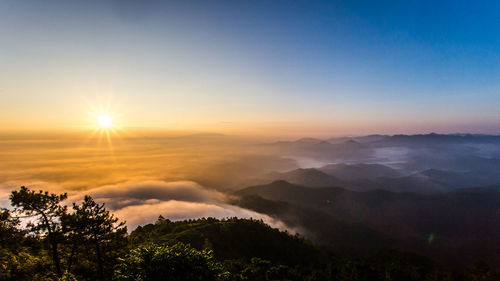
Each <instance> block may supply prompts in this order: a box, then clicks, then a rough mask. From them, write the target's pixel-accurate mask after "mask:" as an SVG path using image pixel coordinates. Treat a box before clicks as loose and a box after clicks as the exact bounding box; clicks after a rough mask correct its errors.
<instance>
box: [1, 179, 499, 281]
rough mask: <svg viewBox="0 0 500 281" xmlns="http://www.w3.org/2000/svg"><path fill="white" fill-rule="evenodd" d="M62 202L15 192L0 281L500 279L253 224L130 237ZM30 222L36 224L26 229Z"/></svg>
mask: <svg viewBox="0 0 500 281" xmlns="http://www.w3.org/2000/svg"><path fill="white" fill-rule="evenodd" d="M65 198H66V196H65V195H64V194H63V195H55V194H49V193H47V192H43V191H40V192H34V191H31V190H29V189H27V188H25V187H22V188H21V189H20V190H19V191H15V192H13V193H12V196H11V201H12V205H13V206H14V207H15V208H14V209H15V211H13V212H12V211H9V210H1V212H0V239H1V241H2V243H1V244H0V280H72V281H75V280H142V281H146V280H151V281H155V280H173V281H176V280H200V281H201V280H208V281H212V280H213V281H218V280H228V281H243V280H246V281H266V280H274V281H278V280H306V281H313V280H314V281H319V280H340V281H378V280H380V281H440V280H441V281H451V280H453V281H462V280H463V281H466V280H467V281H469V280H478V281H479V280H483V281H493V280H500V273H499V272H498V270H496V269H494V268H491V267H490V266H489V265H487V264H486V263H484V262H476V263H474V264H473V265H472V266H470V267H467V268H466V267H464V268H460V269H459V270H451V269H450V268H447V267H444V266H442V265H439V264H437V263H435V262H434V261H432V260H430V259H428V258H426V257H424V256H420V255H418V254H414V253H407V252H401V251H395V250H384V251H378V252H376V253H375V252H364V253H360V252H357V251H349V250H347V249H345V250H344V251H343V252H342V251H340V252H339V251H332V250H331V248H328V249H326V248H320V247H318V246H316V245H313V244H312V243H311V242H309V241H307V240H305V239H303V238H301V237H299V236H296V235H295V236H294V235H290V234H289V233H287V232H281V231H279V230H277V229H273V228H271V227H269V226H268V225H266V224H265V223H263V222H262V221H258V220H252V219H237V218H228V219H224V220H218V219H214V218H206V219H205V218H204V219H197V220H185V221H177V222H172V221H170V220H168V219H164V218H163V217H161V216H160V217H159V219H158V220H157V221H156V222H155V223H154V224H148V225H145V226H142V227H138V228H137V229H136V230H134V231H133V232H132V233H131V234H130V235H129V234H127V232H126V228H125V227H124V226H123V223H120V222H119V220H118V219H117V218H115V217H114V216H113V215H112V214H111V213H110V212H109V211H107V210H106V208H105V207H104V205H101V204H98V203H96V202H94V200H93V199H92V198H91V197H89V196H86V197H85V199H84V201H83V202H82V203H81V204H74V205H73V208H72V209H73V210H72V212H68V210H67V208H66V207H64V205H62V203H61V201H63V200H64V199H65ZM286 207H287V205H280V206H274V207H273V208H275V211H277V210H279V209H280V208H286ZM26 218H31V219H32V220H33V221H32V223H30V224H28V225H27V226H26V227H23V226H22V225H23V224H21V223H20V219H21V220H23V219H26ZM49 232H50V233H51V234H49ZM51 235H52V236H51ZM54 241H55V243H56V245H57V248H55V247H54V245H55V244H54ZM54 251H55V252H56V254H57V257H58V258H59V260H58V262H59V267H60V268H59V270H60V271H59V270H58V269H57V266H55V263H56V260H54V257H55V256H54ZM50 265H54V266H50Z"/></svg>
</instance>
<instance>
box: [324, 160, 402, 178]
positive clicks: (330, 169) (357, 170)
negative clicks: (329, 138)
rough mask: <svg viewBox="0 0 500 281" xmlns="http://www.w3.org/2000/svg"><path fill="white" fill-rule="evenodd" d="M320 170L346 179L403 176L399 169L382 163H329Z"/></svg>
mask: <svg viewBox="0 0 500 281" xmlns="http://www.w3.org/2000/svg"><path fill="white" fill-rule="evenodd" d="M319 170H320V171H322V172H324V173H326V174H328V175H331V176H335V177H337V178H339V179H341V180H345V181H351V180H359V179H374V178H380V177H388V178H396V177H399V176H401V174H400V172H398V170H396V169H393V168H390V167H388V166H384V165H381V164H363V163H360V164H345V163H340V164H329V165H326V166H323V167H321V168H319Z"/></svg>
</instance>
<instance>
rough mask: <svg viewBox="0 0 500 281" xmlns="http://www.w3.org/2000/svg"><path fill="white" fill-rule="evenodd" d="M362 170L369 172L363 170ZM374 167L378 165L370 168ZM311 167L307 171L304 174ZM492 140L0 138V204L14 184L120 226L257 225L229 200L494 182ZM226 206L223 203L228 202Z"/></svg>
mask: <svg viewBox="0 0 500 281" xmlns="http://www.w3.org/2000/svg"><path fill="white" fill-rule="evenodd" d="M365 164H370V165H365ZM372 164H379V165H372ZM312 168H314V169H312ZM499 171H500V138H499V137H494V136H476V135H465V136H464V135H446V136H444V135H434V134H432V135H420V136H367V137H353V138H332V139H322V140H318V139H312V138H304V139H299V140H293V141H276V142H270V141H261V140H257V139H250V138H243V137H233V136H223V135H215V134H213V135H211V134H205V135H187V136H170V137H158V136H156V137H137V136H136V137H121V138H118V137H113V138H111V139H107V138H101V139H99V138H90V139H89V138H79V137H78V136H62V135H54V136H47V135H45V136H29V137H27V136H25V137H2V138H0V205H1V206H2V207H7V206H8V205H9V204H8V196H9V193H10V191H11V190H13V189H17V188H19V186H21V185H26V186H30V187H32V188H43V189H48V190H51V191H54V192H68V193H69V195H70V198H71V199H72V200H77V199H78V198H80V197H82V196H83V194H87V193H88V194H91V195H93V196H94V197H95V198H96V199H98V200H99V201H101V202H106V204H107V206H108V207H109V208H111V209H113V210H115V212H116V213H117V215H118V216H119V217H121V218H122V219H125V220H127V221H128V224H129V226H130V227H135V226H137V225H139V224H144V223H148V222H151V221H153V220H154V219H155V218H156V217H157V216H158V215H160V214H161V215H163V216H164V217H167V218H171V219H185V218H197V217H208V216H213V217H219V218H220V217H228V216H240V217H251V216H253V217H258V218H262V219H264V220H266V221H268V222H270V223H272V224H274V225H277V226H280V227H282V228H283V227H284V226H283V225H280V222H278V221H273V219H271V218H270V217H268V216H267V215H265V214H259V213H256V212H255V211H250V210H247V209H244V208H242V207H238V206H235V205H231V203H230V202H232V200H230V198H229V197H233V196H235V195H234V192H236V191H237V190H240V189H243V188H245V187H248V186H252V185H259V184H267V183H271V182H273V181H276V180H286V181H288V182H290V183H294V184H298V185H302V186H308V187H328V186H339V187H343V188H345V189H348V190H355V191H368V190H374V189H387V190H390V191H393V192H414V193H425V194H429V193H440V192H447V191H450V190H454V189H456V188H466V187H479V186H488V185H495V184H500V173H499ZM228 198H229V199H228Z"/></svg>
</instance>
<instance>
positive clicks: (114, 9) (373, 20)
mask: <svg viewBox="0 0 500 281" xmlns="http://www.w3.org/2000/svg"><path fill="white" fill-rule="evenodd" d="M499 14H500V3H499V2H494V1H474V2H471V1H11V0H4V1H2V2H0V85H3V86H1V88H2V89H0V104H1V105H0V111H1V112H2V113H0V124H1V125H2V126H3V127H6V128H7V127H8V128H12V127H30V126H38V127H64V126H73V127H77V126H80V125H81V124H83V123H84V122H86V121H85V118H87V115H88V114H86V112H87V111H88V107H92V106H94V107H95V106H97V107H99V106H100V103H102V100H106V101H107V102H108V103H111V107H113V108H116V109H113V110H115V111H118V112H119V115H121V116H122V119H123V123H124V124H125V125H130V126H144V127H165V128H172V129H180V128H189V129H197V130H205V129H207V130H222V131H231V130H234V131H237V129H238V128H242V127H244V128H251V129H252V130H255V131H259V130H260V131H262V132H265V131H266V130H276V129H277V130H282V131H283V132H294V133H296V134H303V133H304V134H305V133H307V134H330V135H331V134H355V133H372V132H384V133H400V132H429V131H440V132H459V131H460V132H483V133H498V131H500V125H498V124H500V122H499V121H500V111H498V110H497V105H498V104H499V103H500V95H499V93H498V90H499V82H500V81H499V80H500V76H499V74H500V57H499V54H500V36H499V35H500V34H499V32H498V30H500V18H499V17H498V15H499ZM11 116H16V118H11Z"/></svg>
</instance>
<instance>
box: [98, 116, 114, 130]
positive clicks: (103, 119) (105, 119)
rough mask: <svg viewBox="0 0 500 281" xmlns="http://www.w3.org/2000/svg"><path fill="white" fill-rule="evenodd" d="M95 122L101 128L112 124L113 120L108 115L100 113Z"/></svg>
mask: <svg viewBox="0 0 500 281" xmlns="http://www.w3.org/2000/svg"><path fill="white" fill-rule="evenodd" d="M97 123H99V125H100V126H101V127H102V128H109V127H111V126H112V125H113V120H112V119H111V117H109V116H108V115H100V116H99V117H98V118H97Z"/></svg>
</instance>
